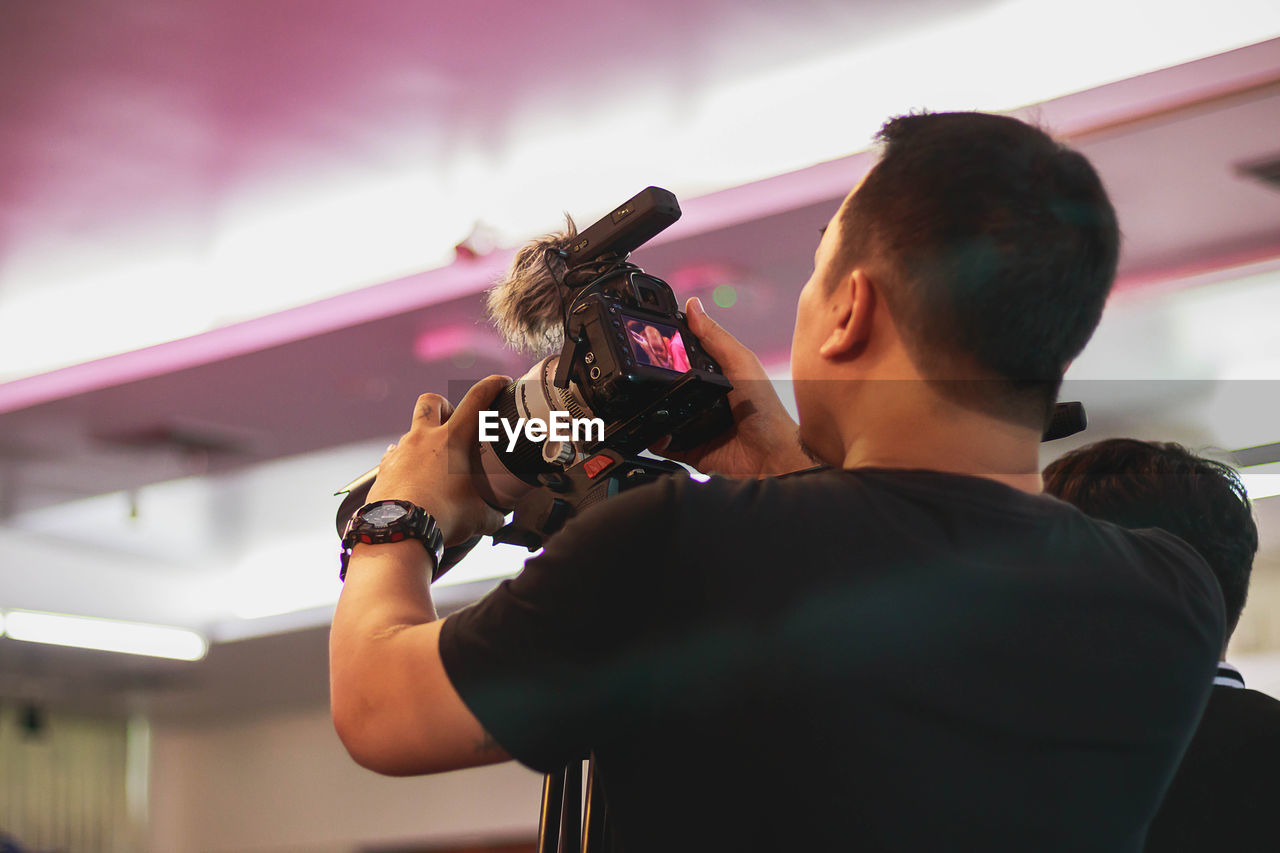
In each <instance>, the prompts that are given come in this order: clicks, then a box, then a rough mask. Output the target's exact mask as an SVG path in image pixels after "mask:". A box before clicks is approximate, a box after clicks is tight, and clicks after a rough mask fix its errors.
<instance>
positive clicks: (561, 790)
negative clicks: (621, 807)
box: [538, 755, 613, 853]
mask: <svg viewBox="0 0 1280 853" xmlns="http://www.w3.org/2000/svg"><path fill="white" fill-rule="evenodd" d="M586 782H587V798H586V802H585V803H584V802H583V799H582V762H581V761H575V762H572V763H571V764H569V765H568V766H566V767H565V768H564V769H562V770H557V771H555V772H554V773H548V774H547V775H546V777H544V779H543V781H542V816H541V817H540V818H539V820H538V853H578V851H579V850H580V851H581V853H609V851H610V850H612V849H613V844H612V840H611V837H610V835H609V825H608V819H609V808H608V805H607V804H606V802H605V798H604V790H603V789H602V788H601V786H600V778H599V776H598V775H597V774H596V762H595V756H594V755H592V756H591V757H590V758H588V759H587V779H586Z"/></svg>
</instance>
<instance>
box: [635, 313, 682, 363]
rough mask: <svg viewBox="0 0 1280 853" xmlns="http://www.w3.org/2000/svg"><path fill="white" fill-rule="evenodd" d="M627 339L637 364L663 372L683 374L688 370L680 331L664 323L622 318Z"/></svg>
mask: <svg viewBox="0 0 1280 853" xmlns="http://www.w3.org/2000/svg"><path fill="white" fill-rule="evenodd" d="M623 321H624V322H625V323H626V326H627V339H628V340H629V341H631V352H632V354H633V355H634V356H635V358H636V363H638V364H651V365H653V366H654V367H661V368H662V369H663V370H672V371H675V372H676V373H684V372H685V371H686V370H688V369H689V356H688V355H687V354H686V353H685V351H684V340H683V339H681V337H680V330H679V329H677V328H675V327H673V326H668V325H666V324H665V323H655V322H653V321H652V320H637V319H636V318H634V317H626V316H624V317H623Z"/></svg>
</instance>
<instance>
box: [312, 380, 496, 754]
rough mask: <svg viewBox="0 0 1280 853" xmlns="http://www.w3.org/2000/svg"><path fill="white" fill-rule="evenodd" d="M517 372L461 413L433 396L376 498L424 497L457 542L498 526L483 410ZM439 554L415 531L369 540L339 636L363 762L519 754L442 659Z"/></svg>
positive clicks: (350, 742)
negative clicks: (436, 580) (477, 461)
mask: <svg viewBox="0 0 1280 853" xmlns="http://www.w3.org/2000/svg"><path fill="white" fill-rule="evenodd" d="M508 381H509V380H508V379H507V378H506V377H501V376H491V377H489V378H488V379H486V380H484V381H482V382H480V383H477V385H476V386H475V387H474V388H472V389H471V391H470V392H468V394H467V396H466V397H465V398H464V399H463V400H462V402H461V403H459V405H458V409H457V411H456V412H454V411H453V409H452V407H451V406H450V405H449V403H448V401H447V400H445V399H444V398H443V397H439V396H437V395H435V394H424V395H423V396H422V397H420V398H419V399H418V404H417V406H416V407H415V409H414V415H413V425H412V426H411V427H410V430H409V432H408V433H406V434H405V435H404V437H403V438H401V440H400V443H399V444H398V445H393V446H392V447H391V448H390V449H388V451H387V454H386V455H385V456H384V457H383V459H382V464H381V470H380V471H379V473H378V479H377V481H376V482H375V483H374V487H373V489H371V490H370V493H369V500H370V501H375V500H382V499H387V498H398V499H403V500H408V501H412V502H413V503H415V504H417V505H419V506H421V507H423V508H424V509H426V510H427V512H429V513H431V514H432V515H433V516H435V518H436V521H437V523H438V524H439V525H440V528H441V530H442V531H443V533H444V538H445V543H446V544H449V545H453V544H457V543H458V542H463V541H465V540H467V539H469V538H470V537H471V536H473V535H474V534H476V533H488V532H492V531H493V530H494V529H496V528H497V527H498V526H499V525H500V524H501V523H502V516H501V514H500V513H498V512H497V511H495V510H493V509H491V508H490V507H488V506H487V505H485V503H484V502H483V501H482V500H481V499H480V498H479V496H478V495H477V494H476V493H475V489H474V486H473V485H472V484H471V477H470V466H471V461H470V460H471V451H472V449H473V447H474V446H475V444H476V440H477V430H478V421H479V412H480V409H481V408H482V407H483V406H484V405H486V404H487V403H488V402H489V401H490V400H492V399H493V397H494V396H495V395H496V394H497V393H498V391H499V390H500V389H501V388H502V386H503V385H504V384H505V383H506V382H508ZM430 560H431V558H430V557H429V556H428V555H427V552H426V549H425V548H423V546H422V543H420V542H417V541H414V540H408V541H404V542H395V543H388V544H381V545H357V546H356V548H355V550H354V551H353V552H352V554H351V561H350V563H349V564H348V567H347V576H346V584H345V586H344V588H343V591H342V596H341V597H340V598H339V600H338V608H337V611H336V612H335V613H334V618H333V628H332V630H331V632H330V635H329V694H330V705H331V711H332V714H333V722H334V727H335V728H336V729H337V732H338V736H339V738H341V740H342V743H343V745H344V746H346V748H347V751H348V752H350V753H351V756H352V758H354V759H355V760H356V761H357V762H358V763H360V764H361V765H363V766H364V767H367V768H369V769H370V770H376V771H378V772H379V773H386V774H390V775H400V776H403V775H411V774H417V773H436V772H440V771H443V770H454V769H457V768H461V767H472V766H476V765H480V764H492V763H494V762H497V761H504V760H506V759H507V758H508V757H509V756H508V755H507V754H506V752H504V751H503V750H502V749H501V747H499V746H498V745H497V744H496V743H494V742H493V739H492V738H490V737H489V736H488V735H487V734H486V733H485V731H484V728H483V727H482V726H481V725H480V723H479V721H477V720H476V718H475V716H474V715H473V714H472V713H471V711H470V710H469V709H468V708H467V706H466V705H465V704H463V702H462V699H461V698H460V697H459V696H458V693H457V691H456V690H454V688H453V684H452V683H451V682H450V681H449V677H448V675H447V674H446V673H445V671H444V667H443V665H442V663H441V660H440V650H439V637H440V627H441V625H442V624H443V623H442V621H440V620H437V619H436V612H435V605H434V604H433V603H432V601H431V592H430V589H429V588H428V585H427V583H428V577H429V576H430V565H429V564H430Z"/></svg>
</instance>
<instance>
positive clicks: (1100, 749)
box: [440, 468, 1223, 853]
mask: <svg viewBox="0 0 1280 853" xmlns="http://www.w3.org/2000/svg"><path fill="white" fill-rule="evenodd" d="M1222 634H1223V614H1222V599H1221V593H1220V592H1219V589H1218V586H1217V582H1216V581H1215V580H1214V579H1213V577H1212V575H1211V574H1210V573H1209V570H1208V567H1207V566H1205V564H1204V562H1203V561H1202V560H1201V559H1200V557H1199V555H1197V554H1196V553H1195V552H1194V551H1193V550H1192V549H1190V548H1189V547H1188V546H1186V545H1185V544H1184V543H1182V542H1181V541H1180V540H1178V539H1176V538H1174V537H1172V536H1170V535H1168V534H1166V533H1164V532H1162V531H1155V530H1151V531H1138V532H1133V531H1126V530H1123V529H1121V528H1118V527H1115V526H1113V525H1110V524H1107V523H1105V522H1099V521H1095V520H1093V519H1090V518H1088V517H1087V516H1085V515H1083V514H1081V513H1080V512H1078V511H1077V510H1075V509H1074V508H1073V507H1071V506H1069V505H1067V504H1065V503H1062V502H1060V501H1058V500H1055V499H1053V498H1050V497H1044V496H1032V495H1027V494H1024V493H1022V492H1019V491H1017V490H1015V489H1012V488H1009V487H1007V486H1004V485H1002V484H1000V483H996V482H994V481H989V480H984V479H978V478H972V477H963V476H958V475H951V474H942V473H937V472H929V471H900V470H885V469H865V468H864V469H858V470H853V471H842V470H833V469H818V470H815V471H812V472H804V473H801V474H797V475H791V476H788V477H781V478H775V479H766V480H759V481H755V480H752V481H734V480H723V479H712V480H711V481H710V482H707V483H697V482H694V481H691V480H683V479H674V478H672V479H668V480H665V481H663V482H660V483H656V484H653V485H650V486H645V487H642V488H638V489H634V490H632V491H630V492H627V493H625V494H623V495H620V496H618V497H617V498H614V499H611V500H609V501H606V502H604V503H602V504H600V505H598V506H595V507H592V508H590V509H589V510H587V511H586V512H584V513H583V514H582V515H580V516H578V517H577V518H576V519H574V520H572V521H571V522H570V523H569V524H568V525H566V526H565V528H564V529H563V530H562V531H561V532H560V533H558V534H557V535H556V536H555V537H553V538H552V539H551V540H550V541H549V543H548V545H547V547H546V550H545V551H544V552H543V553H542V554H541V555H540V556H538V557H536V558H534V559H531V560H530V561H529V562H528V564H527V565H526V566H525V569H524V571H523V572H522V573H521V574H520V575H519V576H518V577H516V578H513V579H511V580H508V581H504V582H503V583H502V584H501V585H500V586H499V587H498V588H497V589H495V590H494V591H493V592H492V593H490V594H489V595H488V596H487V597H485V598H484V599H483V600H481V601H480V602H478V603H477V604H475V605H474V606H472V607H470V608H467V609H465V610H463V611H460V612H459V613H456V614H454V615H453V616H451V617H449V618H448V620H447V621H446V622H445V625H444V627H443V629H442V633H441V638H440V653H441V656H442V658H443V661H444V666H445V670H446V671H447V673H448V675H449V678H450V679H451V680H452V682H453V685H454V687H455V688H456V689H457V691H458V693H459V694H460V695H461V697H462V699H463V701H464V702H465V703H466V704H467V706H468V707H469V708H470V709H471V710H472V711H473V713H475V715H476V717H477V718H478V719H479V720H480V722H481V723H482V724H483V725H484V727H485V728H486V729H487V730H488V732H489V733H490V734H491V735H493V737H494V738H495V739H496V740H497V741H498V742H499V743H500V744H502V745H503V747H505V748H506V749H507V750H508V751H509V752H510V753H511V754H512V755H513V756H514V757H515V758H516V759H518V760H519V761H521V762H522V763H524V764H526V765H528V766H529V767H532V768H534V769H537V770H543V771H546V770H550V769H554V768H557V767H560V766H563V765H565V764H566V763H568V762H569V761H571V760H572V759H575V758H579V757H582V756H584V755H585V754H586V752H587V750H588V749H593V750H594V751H595V753H596V758H597V771H598V772H599V773H600V774H601V778H602V780H603V783H604V786H605V790H606V795H607V797H608V803H609V809H610V812H609V815H610V820H611V821H613V823H614V829H615V830H616V831H617V833H618V834H619V837H620V840H621V842H622V844H621V846H622V848H623V849H624V850H626V851H628V853H636V851H650V850H654V851H657V850H661V851H675V850H708V851H711V850H715V851H719V850H726V851H728V850H732V851H753V850H762V851H763V850H770V851H773V850H781V851H790V850H804V851H826V850H853V849H858V850H983V851H991V850H1036V851H1048V850H1079V851H1090V853H1097V852H1098V851H1121V850H1124V851H1136V850H1140V849H1141V847H1142V840H1143V835H1144V833H1145V829H1146V825H1147V823H1148V822H1149V821H1150V819H1151V816H1152V815H1153V814H1154V813H1155V811H1156V807H1157V805H1158V804H1159V801H1160V796H1161V794H1162V793H1163V791H1164V788H1165V786H1166V785H1167V783H1168V780H1169V778H1170V777H1171V776H1172V773H1173V770H1174V767H1175V766H1176V765H1177V761H1178V758H1179V757H1180V755H1181V753H1182V751H1183V749H1184V748H1185V746H1186V743H1187V741H1188V740H1189V739H1190V736H1191V732H1192V729H1193V728H1194V726H1195V722H1196V719H1197V718H1198V717H1199V715H1200V712H1201V710H1202V709H1203V707H1204V704H1205V701H1206V699H1207V697H1208V693H1209V687H1210V684H1211V681H1212V678H1213V673H1214V668H1215V664H1216V661H1217V657H1218V651H1219V650H1220V649H1221V648H1222Z"/></svg>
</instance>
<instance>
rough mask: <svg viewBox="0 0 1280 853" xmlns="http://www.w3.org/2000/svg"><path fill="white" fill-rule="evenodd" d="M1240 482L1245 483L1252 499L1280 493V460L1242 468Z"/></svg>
mask: <svg viewBox="0 0 1280 853" xmlns="http://www.w3.org/2000/svg"><path fill="white" fill-rule="evenodd" d="M1240 482H1242V483H1244V488H1245V491H1247V492H1248V493H1249V500H1251V501H1260V500H1262V499H1263V498H1271V497H1275V496H1276V495H1280V462H1270V463H1268V464H1266V465H1251V466H1250V467H1248V468H1241V469H1240Z"/></svg>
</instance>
